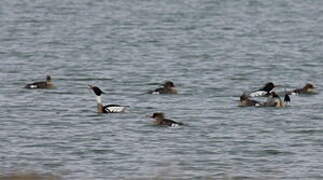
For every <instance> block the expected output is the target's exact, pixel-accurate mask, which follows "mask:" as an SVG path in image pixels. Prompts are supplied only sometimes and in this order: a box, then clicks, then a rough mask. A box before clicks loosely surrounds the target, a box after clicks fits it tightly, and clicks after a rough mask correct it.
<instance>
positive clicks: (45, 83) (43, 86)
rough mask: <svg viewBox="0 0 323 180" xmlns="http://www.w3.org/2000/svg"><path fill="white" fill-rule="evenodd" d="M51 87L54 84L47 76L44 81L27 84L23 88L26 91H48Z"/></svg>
mask: <svg viewBox="0 0 323 180" xmlns="http://www.w3.org/2000/svg"><path fill="white" fill-rule="evenodd" d="M53 87H54V84H53V82H52V79H51V77H50V76H49V75H47V76H46V81H40V82H34V83H30V84H27V85H26V86H25V88H27V89H48V88H53Z"/></svg>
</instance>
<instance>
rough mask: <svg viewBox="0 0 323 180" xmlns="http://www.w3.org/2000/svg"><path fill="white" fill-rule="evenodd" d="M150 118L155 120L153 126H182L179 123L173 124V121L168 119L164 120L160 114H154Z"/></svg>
mask: <svg viewBox="0 0 323 180" xmlns="http://www.w3.org/2000/svg"><path fill="white" fill-rule="evenodd" d="M151 118H154V119H155V122H154V124H156V125H165V126H171V127H176V126H178V125H184V124H183V123H181V122H175V121H173V120H170V119H165V116H164V113H161V112H156V113H154V114H153V115H152V116H151Z"/></svg>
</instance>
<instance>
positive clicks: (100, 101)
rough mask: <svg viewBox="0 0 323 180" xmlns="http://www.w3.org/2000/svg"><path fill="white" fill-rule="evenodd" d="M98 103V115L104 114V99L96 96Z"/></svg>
mask: <svg viewBox="0 0 323 180" xmlns="http://www.w3.org/2000/svg"><path fill="white" fill-rule="evenodd" d="M96 103H97V110H98V113H103V112H104V107H103V105H102V99H101V96H96Z"/></svg>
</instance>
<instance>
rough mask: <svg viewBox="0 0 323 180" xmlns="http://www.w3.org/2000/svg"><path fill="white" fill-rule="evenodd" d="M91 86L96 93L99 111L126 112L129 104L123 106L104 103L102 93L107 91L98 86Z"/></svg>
mask: <svg viewBox="0 0 323 180" xmlns="http://www.w3.org/2000/svg"><path fill="white" fill-rule="evenodd" d="M89 88H90V89H92V90H93V92H94V93H95V95H96V102H97V112H98V113H120V112H125V110H126V108H127V107H128V106H121V105H117V104H109V105H103V104H102V99H101V95H102V94H105V93H104V92H103V91H102V90H101V89H100V88H98V87H97V86H92V85H89Z"/></svg>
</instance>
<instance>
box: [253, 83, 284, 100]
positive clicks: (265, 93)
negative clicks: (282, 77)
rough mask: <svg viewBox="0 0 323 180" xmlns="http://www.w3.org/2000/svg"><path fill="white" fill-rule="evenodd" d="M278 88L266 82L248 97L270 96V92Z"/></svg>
mask: <svg viewBox="0 0 323 180" xmlns="http://www.w3.org/2000/svg"><path fill="white" fill-rule="evenodd" d="M275 87H279V85H275V84H274V83H272V82H268V83H266V84H265V85H264V87H262V88H260V89H258V90H257V91H255V92H252V93H250V94H249V96H250V97H260V96H268V95H270V92H271V91H272V90H273V89H274V88H275Z"/></svg>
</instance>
